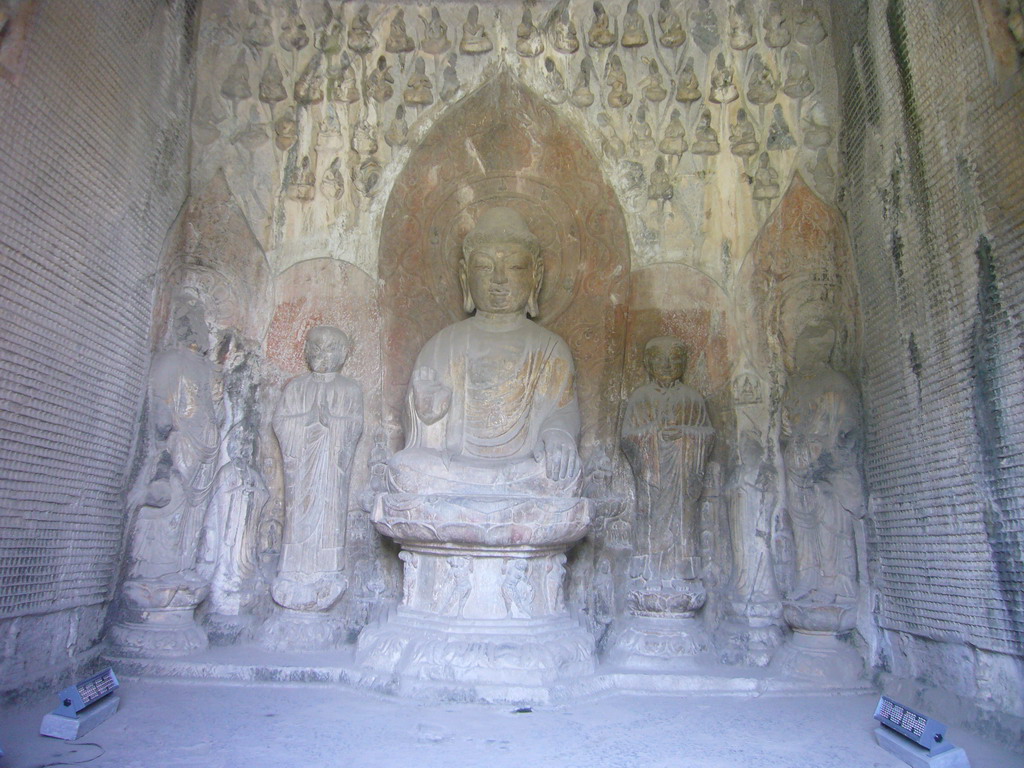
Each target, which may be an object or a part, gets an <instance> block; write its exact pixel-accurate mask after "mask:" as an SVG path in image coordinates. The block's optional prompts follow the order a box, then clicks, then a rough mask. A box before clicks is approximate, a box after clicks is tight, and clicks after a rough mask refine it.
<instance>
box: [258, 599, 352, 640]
mask: <svg viewBox="0 0 1024 768" xmlns="http://www.w3.org/2000/svg"><path fill="white" fill-rule="evenodd" d="M259 636H260V639H259V644H260V645H261V646H263V647H264V648H266V649H267V650H270V651H324V650H330V649H332V648H337V647H339V646H341V645H342V644H344V642H345V627H344V625H343V623H342V622H341V621H339V620H338V619H336V618H335V617H334V616H332V615H330V614H327V613H321V612H319V611H293V610H291V609H290V608H282V609H281V610H279V611H277V612H275V613H274V614H273V615H272V616H271V617H270V618H269V619H267V621H266V623H265V624H264V625H263V627H262V628H261V629H260V631H259Z"/></svg>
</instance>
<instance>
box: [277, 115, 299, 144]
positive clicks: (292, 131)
mask: <svg viewBox="0 0 1024 768" xmlns="http://www.w3.org/2000/svg"><path fill="white" fill-rule="evenodd" d="M298 136H299V124H298V123H297V122H296V121H295V115H294V114H287V115H285V116H283V117H279V118H278V119H277V120H275V121H274V145H275V146H276V147H277V148H278V149H280V150H282V151H283V150H286V149H290V148H291V146H292V145H293V144H294V143H295V140H296V139H297V138H298Z"/></svg>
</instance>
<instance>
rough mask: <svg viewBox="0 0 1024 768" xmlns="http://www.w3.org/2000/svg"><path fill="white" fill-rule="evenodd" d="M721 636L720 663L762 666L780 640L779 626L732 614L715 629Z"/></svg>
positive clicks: (774, 650)
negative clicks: (733, 616) (730, 617)
mask: <svg viewBox="0 0 1024 768" xmlns="http://www.w3.org/2000/svg"><path fill="white" fill-rule="evenodd" d="M716 635H717V636H718V637H720V638H721V642H720V643H719V644H718V648H719V654H718V658H719V660H720V661H721V662H722V663H723V664H730V665H742V666H746V667H766V666H768V664H769V663H771V660H772V657H773V656H775V652H776V650H777V649H778V647H779V646H780V645H781V644H782V637H783V635H782V628H781V627H779V626H778V624H774V623H770V622H765V621H764V620H762V619H744V618H742V617H735V618H732V619H729V620H727V621H726V622H725V623H724V624H723V625H722V626H721V628H720V629H719V631H718V632H717V633H716Z"/></svg>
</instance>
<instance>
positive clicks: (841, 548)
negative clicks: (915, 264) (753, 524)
mask: <svg viewBox="0 0 1024 768" xmlns="http://www.w3.org/2000/svg"><path fill="white" fill-rule="evenodd" d="M834 341H835V334H834V331H833V330H832V329H831V327H828V328H821V327H812V328H810V329H807V330H805V331H804V332H802V333H801V334H800V337H799V338H798V339H797V343H796V360H795V363H796V370H795V372H794V373H793V375H792V376H790V379H789V381H788V383H787V387H786V395H785V399H784V400H783V405H782V408H783V410H782V441H783V452H782V457H783V462H784V464H785V468H786V508H787V511H788V513H789V520H790V524H791V525H792V528H793V541H794V544H795V547H796V576H795V583H794V587H793V589H792V591H791V592H790V593H789V594H787V595H786V600H787V602H788V603H795V604H797V605H799V606H804V607H806V608H808V609H811V608H813V607H814V606H830V605H835V606H846V607H848V608H850V609H851V611H852V608H853V606H854V604H855V602H856V598H857V556H856V550H855V545H854V532H853V522H854V520H855V519H860V518H862V517H864V515H865V513H866V512H867V507H866V504H865V500H864V488H863V483H862V481H861V475H860V443H861V418H860V397H859V395H858V392H857V389H856V387H854V385H853V384H852V383H851V382H850V380H849V379H848V378H846V376H844V375H843V374H842V373H840V372H838V371H836V370H833V369H832V367H831V366H830V364H829V358H830V356H831V352H832V346H833V344H834ZM790 613H791V612H790V611H787V619H788V618H790V616H789V614H790ZM849 621H852V618H851V619H848V621H847V623H849ZM850 628H852V624H850V625H849V626H844V627H837V629H850Z"/></svg>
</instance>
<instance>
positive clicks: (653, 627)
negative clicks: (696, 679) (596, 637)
mask: <svg viewBox="0 0 1024 768" xmlns="http://www.w3.org/2000/svg"><path fill="white" fill-rule="evenodd" d="M709 647H710V641H709V639H708V633H707V630H706V629H705V628H704V622H703V621H701V620H700V619H699V618H696V617H694V616H672V615H667V614H666V615H663V616H633V615H630V616H627V617H626V618H625V619H624V620H623V624H622V627H621V628H620V629H618V630H613V636H612V640H611V643H610V644H609V651H608V654H607V661H608V663H609V664H612V665H614V666H617V667H623V668H625V669H634V670H643V671H648V670H649V671H660V672H674V671H686V670H688V669H691V668H697V667H698V666H701V665H698V664H696V659H695V657H697V656H699V655H701V654H704V653H706V652H707V650H708V649H709Z"/></svg>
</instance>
